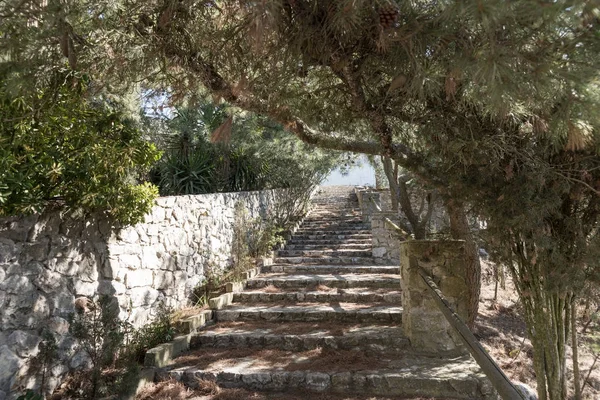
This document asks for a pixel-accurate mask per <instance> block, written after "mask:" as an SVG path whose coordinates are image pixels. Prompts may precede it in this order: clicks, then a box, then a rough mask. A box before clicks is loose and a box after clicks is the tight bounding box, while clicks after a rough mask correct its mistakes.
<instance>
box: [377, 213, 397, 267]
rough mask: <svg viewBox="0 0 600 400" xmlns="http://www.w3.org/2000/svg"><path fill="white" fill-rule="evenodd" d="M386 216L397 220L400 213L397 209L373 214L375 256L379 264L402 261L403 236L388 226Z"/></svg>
mask: <svg viewBox="0 0 600 400" xmlns="http://www.w3.org/2000/svg"><path fill="white" fill-rule="evenodd" d="M386 218H389V219H390V220H392V221H395V220H397V219H398V213H397V212H395V211H382V212H375V213H374V214H373V215H371V233H372V235H373V242H372V243H373V247H372V249H373V258H374V259H375V262H376V263H377V264H390V263H393V264H395V265H398V263H399V262H400V242H401V238H400V237H399V236H398V235H397V234H396V233H395V232H394V231H393V230H392V229H391V228H388V227H386V223H385V219H386ZM404 240H406V238H404Z"/></svg>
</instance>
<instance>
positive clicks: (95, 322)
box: [69, 296, 128, 399]
mask: <svg viewBox="0 0 600 400" xmlns="http://www.w3.org/2000/svg"><path fill="white" fill-rule="evenodd" d="M82 300H83V298H82ZM69 329H70V331H71V334H72V335H73V337H75V339H76V340H77V344H78V348H79V350H80V351H83V352H85V354H86V355H87V356H88V357H89V360H90V364H91V371H89V373H86V376H87V381H86V382H81V383H80V385H79V386H80V389H79V390H81V391H83V392H84V393H87V396H89V398H91V399H96V398H98V397H99V396H102V394H105V393H106V391H107V390H110V389H108V386H110V383H111V382H110V381H108V382H107V381H105V379H103V378H104V376H103V370H104V369H106V368H109V367H114V366H115V365H116V362H117V358H118V357H119V355H120V350H121V348H122V345H123V342H124V339H125V337H126V334H127V330H128V325H127V324H126V323H124V322H121V320H120V319H119V305H118V303H117V302H116V300H115V299H113V298H111V297H109V296H102V297H100V298H99V300H98V301H97V302H92V301H91V300H87V299H86V301H85V304H83V303H81V304H79V305H78V312H77V314H75V315H74V318H73V321H72V322H71V325H70V328H69Z"/></svg>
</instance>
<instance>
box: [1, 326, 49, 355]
mask: <svg viewBox="0 0 600 400" xmlns="http://www.w3.org/2000/svg"><path fill="white" fill-rule="evenodd" d="M41 341H42V339H41V338H40V337H39V336H37V335H34V334H31V333H29V332H25V331H14V332H13V333H11V334H10V336H8V339H7V341H6V344H7V345H8V346H9V347H10V349H11V350H12V351H13V352H14V353H16V354H17V355H18V356H19V357H21V358H27V357H32V356H35V355H37V354H38V352H39V350H38V345H39V344H40V342H41Z"/></svg>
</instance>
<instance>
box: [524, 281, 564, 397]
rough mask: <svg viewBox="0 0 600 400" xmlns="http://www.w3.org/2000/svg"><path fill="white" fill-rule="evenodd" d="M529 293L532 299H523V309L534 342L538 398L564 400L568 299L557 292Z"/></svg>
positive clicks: (534, 290)
mask: <svg viewBox="0 0 600 400" xmlns="http://www.w3.org/2000/svg"><path fill="white" fill-rule="evenodd" d="M532 292H533V293H532V294H531V295H529V294H528V296H532V298H533V300H531V299H528V300H529V301H525V302H524V308H525V313H526V316H527V322H528V329H529V335H530V337H531V341H532V343H533V344H534V349H533V351H534V357H533V359H534V369H535V372H536V379H537V386H538V388H537V391H538V398H539V400H564V399H566V398H567V374H566V339H567V337H568V336H567V334H568V330H569V326H568V325H569V321H570V306H569V304H568V300H567V299H565V297H564V296H561V295H559V294H557V293H553V294H548V293H547V292H546V293H543V292H541V291H537V293H535V292H536V289H535V288H533V290H532ZM561 297H562V298H561ZM567 297H569V296H567Z"/></svg>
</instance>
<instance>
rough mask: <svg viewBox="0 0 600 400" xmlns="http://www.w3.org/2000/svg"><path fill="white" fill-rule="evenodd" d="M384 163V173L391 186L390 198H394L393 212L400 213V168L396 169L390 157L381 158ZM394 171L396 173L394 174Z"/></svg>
mask: <svg viewBox="0 0 600 400" xmlns="http://www.w3.org/2000/svg"><path fill="white" fill-rule="evenodd" d="M381 161H382V162H383V171H384V172H385V176H386V177H387V179H388V182H389V184H390V197H391V198H392V211H398V193H399V188H398V172H397V171H398V169H397V168H398V167H397V166H396V168H394V165H393V162H392V159H391V158H389V157H384V156H381ZM394 170H395V171H396V173H395V174H394Z"/></svg>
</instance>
